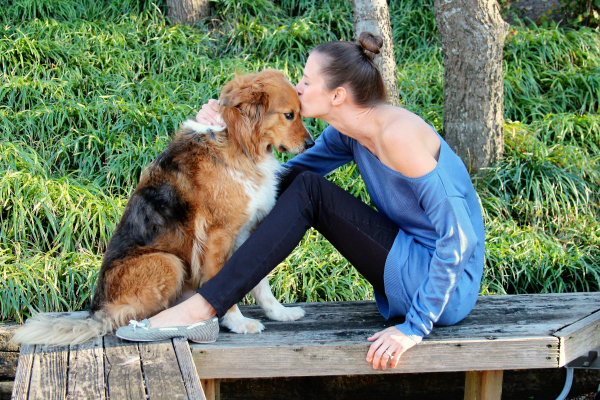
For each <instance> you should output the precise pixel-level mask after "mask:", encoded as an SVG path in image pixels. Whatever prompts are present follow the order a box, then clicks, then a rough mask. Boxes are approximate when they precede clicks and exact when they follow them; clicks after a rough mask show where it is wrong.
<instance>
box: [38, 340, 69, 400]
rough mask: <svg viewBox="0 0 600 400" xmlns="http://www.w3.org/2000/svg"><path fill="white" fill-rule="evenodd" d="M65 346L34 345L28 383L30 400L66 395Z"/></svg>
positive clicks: (60, 397)
mask: <svg viewBox="0 0 600 400" xmlns="http://www.w3.org/2000/svg"><path fill="white" fill-rule="evenodd" d="M68 360H69V348H68V347H67V346H36V347H35V353H34V356H33V366H32V369H31V378H30V383H29V396H28V398H29V399H31V400H34V399H35V400H38V399H39V400H54V399H64V398H65V397H66V395H67V366H68Z"/></svg>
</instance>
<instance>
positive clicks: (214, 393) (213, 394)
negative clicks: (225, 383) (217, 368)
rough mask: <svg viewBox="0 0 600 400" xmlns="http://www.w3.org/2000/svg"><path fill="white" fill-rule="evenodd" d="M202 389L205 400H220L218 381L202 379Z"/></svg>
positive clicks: (219, 384) (219, 383)
mask: <svg viewBox="0 0 600 400" xmlns="http://www.w3.org/2000/svg"><path fill="white" fill-rule="evenodd" d="M202 388H203V390H204V393H205V394H206V399H207V400H221V380H220V379H202Z"/></svg>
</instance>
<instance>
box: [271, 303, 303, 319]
mask: <svg viewBox="0 0 600 400" xmlns="http://www.w3.org/2000/svg"><path fill="white" fill-rule="evenodd" d="M265 311H266V314H267V317H269V318H270V319H272V320H275V321H295V320H297V319H300V318H302V317H304V314H305V312H304V310H303V309H302V307H283V306H280V307H277V308H276V309H275V310H265Z"/></svg>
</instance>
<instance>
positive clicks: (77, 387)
mask: <svg viewBox="0 0 600 400" xmlns="http://www.w3.org/2000/svg"><path fill="white" fill-rule="evenodd" d="M70 350H71V351H70V354H69V375H68V380H67V399H73V400H76V399H106V385H105V382H104V349H103V348H102V339H101V338H97V339H94V340H90V341H88V342H86V343H82V344H79V345H73V346H71V349H70Z"/></svg>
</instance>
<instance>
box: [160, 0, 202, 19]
mask: <svg viewBox="0 0 600 400" xmlns="http://www.w3.org/2000/svg"><path fill="white" fill-rule="evenodd" d="M167 15H168V16H169V19H170V20H171V22H174V23H180V24H193V23H195V22H198V21H200V20H201V19H202V18H206V17H208V16H209V15H210V4H209V2H208V0H167Z"/></svg>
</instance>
